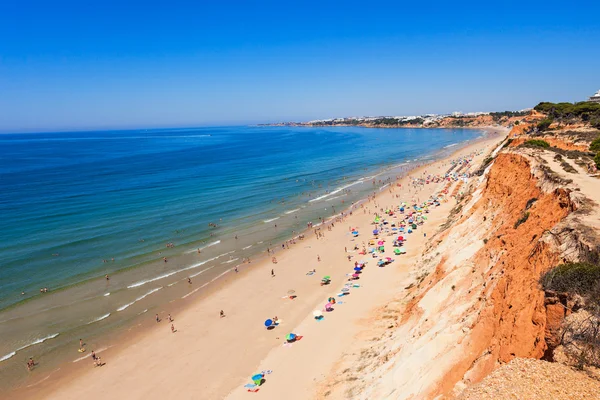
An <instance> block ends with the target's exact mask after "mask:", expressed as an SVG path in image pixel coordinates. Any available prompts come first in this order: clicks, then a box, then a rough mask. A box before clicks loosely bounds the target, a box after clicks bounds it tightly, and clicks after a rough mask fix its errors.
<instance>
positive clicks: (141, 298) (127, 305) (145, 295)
mask: <svg viewBox="0 0 600 400" xmlns="http://www.w3.org/2000/svg"><path fill="white" fill-rule="evenodd" d="M160 289H162V286H161V287H157V288H155V289H152V290H151V291H149V292H148V293H146V294H144V295H141V296H140V297H138V298H137V299H135V300H134V301H132V302H131V303H128V304H125V305H123V306H121V307H119V308H117V311H123V310H125V309H126V308H127V307H129V306H130V305H132V304H135V303H137V302H138V301H140V300H143V299H145V298H146V297H148V296H150V295H151V294H152V293H155V292H158V291H159V290H160Z"/></svg>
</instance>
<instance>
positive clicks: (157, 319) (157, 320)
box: [156, 314, 160, 322]
mask: <svg viewBox="0 0 600 400" xmlns="http://www.w3.org/2000/svg"><path fill="white" fill-rule="evenodd" d="M156 322H160V318H159V317H158V314H156Z"/></svg>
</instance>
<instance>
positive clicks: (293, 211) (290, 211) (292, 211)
mask: <svg viewBox="0 0 600 400" xmlns="http://www.w3.org/2000/svg"><path fill="white" fill-rule="evenodd" d="M296 211H300V209H299V208H296V209H294V210H289V211H286V212H285V214H293V213H295V212H296Z"/></svg>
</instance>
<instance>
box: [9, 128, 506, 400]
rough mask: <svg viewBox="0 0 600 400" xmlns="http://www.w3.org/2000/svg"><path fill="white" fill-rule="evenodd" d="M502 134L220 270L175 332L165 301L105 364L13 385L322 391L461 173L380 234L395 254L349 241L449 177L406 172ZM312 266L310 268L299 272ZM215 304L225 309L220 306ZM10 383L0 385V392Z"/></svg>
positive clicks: (146, 391) (153, 393) (231, 392)
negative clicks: (377, 254) (437, 201)
mask: <svg viewBox="0 0 600 400" xmlns="http://www.w3.org/2000/svg"><path fill="white" fill-rule="evenodd" d="M492 131H493V130H492ZM495 133H504V131H502V130H499V131H496V132H495ZM503 138H504V135H502V134H493V135H490V136H488V137H486V138H484V139H481V140H477V141H475V142H473V143H470V144H469V145H467V146H465V147H463V148H461V149H460V150H458V151H456V152H455V153H454V154H452V155H451V156H450V157H449V158H447V159H443V160H439V161H436V162H434V163H431V164H428V165H425V166H422V167H419V168H417V169H415V170H413V171H411V172H410V174H409V176H407V177H404V178H402V179H401V180H399V181H398V182H395V183H394V185H390V186H388V187H386V188H385V189H383V190H381V191H379V192H378V193H377V195H376V197H375V199H374V200H373V199H371V200H368V201H365V202H364V203H362V204H363V205H364V207H361V206H356V207H354V209H353V210H352V215H348V216H346V217H345V218H344V219H343V221H341V222H339V221H338V222H333V224H334V226H332V228H331V229H328V228H327V226H321V227H320V233H322V234H323V237H321V238H317V237H316V236H315V235H314V234H309V232H307V234H306V238H305V239H304V240H297V241H296V244H293V245H290V246H289V249H281V245H280V246H279V250H278V252H277V253H276V257H277V263H276V264H273V263H272V262H270V261H269V260H265V261H263V262H256V263H252V264H251V267H250V268H247V267H246V268H243V269H241V270H240V272H239V273H236V272H234V271H230V272H228V273H227V275H226V276H224V277H223V278H221V279H219V280H216V281H215V285H213V286H212V287H210V290H209V291H207V292H206V293H204V294H202V295H201V296H198V298H197V299H194V301H193V302H192V303H191V304H190V305H189V306H188V307H186V309H185V310H183V311H181V312H179V313H178V314H173V313H172V314H171V315H172V316H173V319H174V322H173V326H174V328H175V329H176V331H175V332H174V333H172V332H171V323H169V322H168V321H167V315H168V313H169V312H170V311H169V310H166V309H165V310H163V311H162V313H161V314H160V317H161V318H162V321H161V322H160V323H154V326H152V327H151V328H149V329H146V330H145V331H144V332H137V331H136V332H135V333H133V334H132V335H131V337H127V338H124V339H123V342H121V343H118V344H115V345H113V346H112V347H111V348H110V349H108V350H106V351H104V352H102V353H100V354H99V355H100V356H101V357H102V361H104V362H106V364H105V365H104V366H102V367H93V365H92V360H91V359H89V360H87V359H86V360H83V361H82V362H80V363H79V364H81V365H77V369H78V371H76V372H75V373H73V372H72V371H69V372H68V373H67V372H65V371H60V370H57V371H56V372H54V373H52V374H51V375H48V376H44V377H40V380H39V381H38V382H37V383H36V384H33V385H31V386H30V387H29V388H26V389H24V390H19V392H18V396H19V398H33V397H35V398H39V397H40V396H41V397H43V398H48V399H79V398H82V397H85V398H88V399H95V398H123V396H124V395H125V394H126V397H127V398H129V399H141V398H144V399H165V398H169V399H188V398H189V399H222V398H228V399H241V398H250V397H253V396H254V397H260V398H264V399H280V398H286V399H309V398H318V397H319V396H322V395H324V394H319V393H317V389H318V384H319V382H320V381H321V380H323V379H324V378H325V376H326V375H327V373H328V372H329V371H330V370H331V369H332V368H333V367H334V365H335V364H336V363H337V362H338V361H339V360H340V357H341V355H342V353H343V351H344V350H346V349H347V348H348V347H349V346H350V345H351V344H352V343H354V342H355V341H365V340H368V339H369V338H368V337H366V336H364V335H362V336H361V332H363V331H364V330H365V328H367V327H369V326H371V325H373V324H382V323H388V322H386V321H381V320H375V319H374V318H373V317H372V315H373V310H376V309H377V308H378V307H381V306H383V305H385V303H386V300H387V299H389V298H390V297H392V296H393V295H394V293H397V292H398V291H401V290H403V286H402V283H403V281H405V280H406V278H407V276H408V274H409V273H410V271H411V266H412V265H413V264H414V263H415V261H416V260H417V259H418V258H419V257H421V256H422V253H423V250H424V248H425V246H426V243H427V240H428V238H429V237H430V236H431V235H433V233H434V232H435V231H436V230H437V228H438V227H439V225H440V224H442V223H443V222H445V220H446V219H447V216H448V213H449V211H450V210H451V208H452V207H453V205H454V204H455V201H454V199H453V198H452V197H451V194H452V193H453V191H454V190H455V189H456V186H457V183H456V182H454V183H453V184H452V186H451V187H450V189H449V192H448V201H447V202H443V203H442V204H441V206H439V207H437V208H433V209H432V210H431V212H430V213H429V214H428V220H427V221H426V223H425V224H424V225H422V226H419V228H418V229H417V230H416V231H415V232H413V233H412V234H410V235H408V236H407V238H408V239H407V241H406V244H405V248H406V249H407V253H406V254H403V255H400V256H395V255H394V254H393V248H392V246H391V243H389V242H388V243H386V252H385V254H384V256H389V257H392V258H393V259H394V261H393V262H392V263H391V264H389V265H387V266H385V267H383V268H379V267H378V266H377V264H376V261H377V259H375V258H371V256H370V255H366V256H363V255H359V254H358V251H355V250H353V248H354V246H355V245H356V246H358V247H359V248H362V246H363V242H364V243H367V242H368V241H369V239H371V238H372V237H373V236H372V234H371V231H372V230H373V225H372V221H373V218H374V212H379V209H380V208H384V209H385V208H395V207H396V206H397V205H398V204H399V203H400V202H401V201H406V202H410V201H411V200H412V199H416V200H418V202H422V201H425V200H426V199H427V198H429V197H430V196H431V195H432V194H434V193H438V192H439V191H441V190H442V189H443V188H444V187H445V186H446V185H447V182H445V181H443V182H439V183H432V184H428V185H423V187H422V188H420V189H419V190H416V189H414V188H413V187H412V186H411V184H410V182H411V179H412V178H416V177H423V176H427V175H429V174H443V173H444V172H446V170H447V169H448V167H449V165H450V164H449V162H450V160H452V159H457V158H462V157H466V156H468V155H470V154H477V155H476V156H475V157H474V159H473V161H472V163H471V165H470V167H469V169H468V171H469V172H473V171H474V170H475V169H476V167H477V165H478V164H479V163H480V162H481V161H482V160H483V159H484V158H485V157H486V155H487V154H488V153H489V152H491V151H492V150H493V148H494V147H495V146H496V145H497V144H498V143H499V142H500V141H501V140H502V139H503ZM350 228H356V229H358V230H359V232H360V234H359V236H358V237H356V238H355V237H353V235H352V234H351V232H350ZM310 233H312V230H311V231H310ZM424 233H426V234H427V236H426V237H425V236H424ZM385 239H386V240H390V239H392V237H385ZM345 249H347V251H345ZM348 256H350V260H349V259H348ZM319 260H320V261H319ZM361 260H365V261H367V262H368V263H367V266H366V268H365V269H364V271H363V273H362V274H361V276H360V279H359V280H358V281H356V283H359V284H360V287H359V288H353V289H352V290H351V292H350V294H349V295H346V296H343V297H337V294H338V293H339V292H340V289H341V288H342V287H343V286H344V284H345V283H347V279H348V276H347V274H349V273H351V272H352V270H353V267H354V263H355V262H356V261H361ZM313 269H315V270H316V273H315V274H313V275H307V272H308V271H309V270H313ZM271 270H273V273H274V276H272V273H271V272H272V271H271ZM325 275H329V276H331V284H330V285H325V286H321V285H320V280H321V278H322V277H323V276H325ZM291 290H293V291H295V292H294V295H295V296H297V297H295V298H294V299H290V297H289V295H288V292H290V291H291ZM290 293H291V292H290ZM330 296H333V297H335V298H336V299H338V300H340V301H338V303H336V304H335V305H334V310H333V311H331V312H326V313H324V318H323V319H322V320H320V321H316V320H315V318H314V317H313V315H312V312H313V311H314V310H321V309H323V306H324V304H325V303H326V302H327V298H328V297H330ZM221 310H223V311H224V313H225V316H224V317H220V315H219V312H220V311H221ZM274 316H277V317H278V318H279V320H280V324H279V325H278V326H277V327H276V328H275V329H272V330H267V329H265V326H264V324H263V323H264V321H265V320H266V319H268V318H272V317H274ZM153 318H154V315H148V319H153ZM291 332H293V333H295V334H297V335H299V336H302V339H301V340H299V341H297V342H295V343H292V344H285V345H284V342H285V336H286V335H287V334H288V333H291ZM71 369H72V368H71ZM261 371H269V372H270V373H267V374H266V375H265V382H264V384H262V385H261V386H260V388H259V390H258V392H256V393H248V390H247V388H245V387H244V385H245V384H248V383H251V380H250V377H251V376H252V375H254V374H256V373H259V372H261ZM14 395H15V393H3V394H2V395H0V397H2V398H9V397H11V398H14ZM327 398H336V397H335V396H333V397H327ZM340 398H343V397H340Z"/></svg>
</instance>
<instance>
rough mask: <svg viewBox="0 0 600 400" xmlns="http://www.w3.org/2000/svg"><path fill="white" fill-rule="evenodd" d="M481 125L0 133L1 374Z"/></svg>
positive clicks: (175, 289) (59, 356) (150, 308)
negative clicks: (454, 127) (413, 127)
mask: <svg viewBox="0 0 600 400" xmlns="http://www.w3.org/2000/svg"><path fill="white" fill-rule="evenodd" d="M481 134H482V132H481V131H476V130H470V129H372V128H359V127H332V128H316V127H315V128H307V127H260V126H259V127H218V128H187V129H152V130H126V131H97V132H67V133H27V134H3V135H0V148H1V149H2V155H1V156H0V215H1V217H2V223H3V229H1V230H0V337H2V341H0V374H2V376H3V379H2V385H0V386H1V387H0V389H1V388H2V387H8V386H15V385H23V384H27V383H28V379H29V378H28V374H27V371H26V370H25V368H24V364H25V362H26V360H27V359H28V358H29V357H34V358H35V359H36V360H41V361H43V362H42V364H41V365H44V368H55V367H56V365H58V364H59V363H60V362H65V361H76V360H71V358H73V356H72V353H71V352H68V353H67V352H66V351H65V349H66V348H67V347H71V348H72V347H73V346H78V343H79V342H78V338H79V337H85V338H87V339H88V340H94V338H96V339H97V338H100V337H106V336H107V335H109V333H111V332H112V333H113V334H114V332H118V331H123V330H124V329H126V327H127V326H128V324H131V323H132V322H133V321H135V320H136V319H139V318H149V317H150V316H151V315H153V314H154V312H158V310H160V309H161V306H163V305H164V304H166V303H169V302H173V301H181V302H184V301H189V300H191V299H193V297H194V295H196V294H198V293H201V292H202V289H204V288H205V287H206V286H207V285H209V284H210V283H211V282H214V281H215V280H217V279H219V278H220V277H222V276H223V275H225V274H227V273H228V272H229V271H231V269H232V268H233V267H235V266H236V265H239V266H240V268H242V267H248V264H242V261H243V260H244V259H245V258H248V257H252V259H253V260H254V259H257V258H258V257H260V256H261V254H264V252H265V250H266V248H267V247H271V248H273V246H275V245H277V244H278V243H279V244H280V243H281V242H282V241H284V240H286V239H289V238H291V237H293V236H294V235H297V234H298V233H299V232H301V231H302V230H303V229H305V228H306V224H307V222H309V221H312V222H313V223H314V224H318V223H319V222H320V221H321V218H327V217H331V216H333V215H335V214H336V213H339V212H341V211H343V210H344V209H345V208H346V207H348V206H349V205H350V204H351V203H352V202H355V201H357V200H359V199H361V198H364V197H366V195H367V194H369V193H372V192H374V191H376V190H379V188H380V187H382V186H383V185H385V184H386V182H387V180H388V179H391V178H395V177H396V176H399V175H401V174H404V173H406V172H407V171H409V170H410V169H411V168H413V167H414V166H416V165H417V164H419V163H423V162H426V161H428V160H431V159H433V158H436V157H441V156H443V155H445V154H447V153H449V152H451V151H453V150H455V149H456V147H454V146H456V145H459V144H461V143H464V142H466V141H469V140H472V139H474V138H476V137H478V136H480V135H481ZM198 249H200V252H198ZM165 260H166V261H165ZM250 265H251V264H250ZM105 275H109V279H108V280H107V279H106V278H105ZM188 277H189V278H190V279H192V280H193V284H192V285H190V284H188V283H187V278H188ZM42 288H48V292H47V293H41V292H40V289H42ZM22 293H24V294H22ZM145 313H148V314H150V315H149V316H148V317H144V316H143V314H145ZM48 371H50V369H48ZM5 378H6V379H5Z"/></svg>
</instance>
